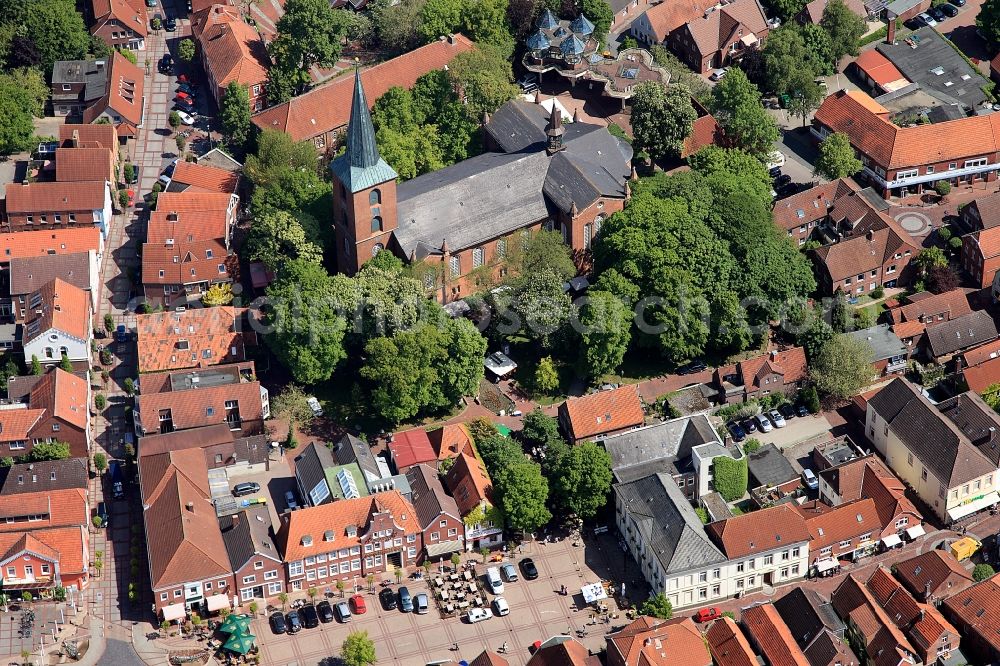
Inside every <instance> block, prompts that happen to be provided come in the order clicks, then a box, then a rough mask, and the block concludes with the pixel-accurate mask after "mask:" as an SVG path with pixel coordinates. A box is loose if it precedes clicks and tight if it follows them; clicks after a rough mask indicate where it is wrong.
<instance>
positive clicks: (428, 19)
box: [417, 0, 465, 43]
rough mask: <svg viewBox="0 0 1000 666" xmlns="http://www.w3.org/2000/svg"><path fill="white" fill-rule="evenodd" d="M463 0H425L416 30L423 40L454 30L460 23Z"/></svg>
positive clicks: (434, 38)
mask: <svg viewBox="0 0 1000 666" xmlns="http://www.w3.org/2000/svg"><path fill="white" fill-rule="evenodd" d="M464 7H465V2H464V0H426V2H424V3H423V7H422V8H421V9H420V24H419V27H418V29H417V31H418V32H419V33H420V36H421V37H422V38H423V40H424V41H425V42H428V43H429V42H433V41H434V40H436V39H437V38H438V37H440V36H441V35H447V34H449V33H452V32H456V31H457V30H458V28H459V26H461V25H462V13H463V10H464Z"/></svg>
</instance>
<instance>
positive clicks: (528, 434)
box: [517, 407, 563, 450]
mask: <svg viewBox="0 0 1000 666" xmlns="http://www.w3.org/2000/svg"><path fill="white" fill-rule="evenodd" d="M517 438H518V439H519V440H520V441H521V444H522V445H523V446H524V448H525V449H529V450H530V449H532V448H536V447H537V448H540V449H542V450H545V449H546V448H547V447H548V446H550V445H551V444H552V443H553V442H556V441H563V439H562V436H561V435H560V434H559V422H558V421H556V419H554V418H553V417H551V416H548V415H547V414H545V412H543V411H542V410H541V408H540V407H535V409H533V410H532V411H530V412H528V413H527V414H525V416H524V420H523V421H522V422H521V430H520V431H519V432H518V433H517Z"/></svg>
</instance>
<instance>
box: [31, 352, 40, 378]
mask: <svg viewBox="0 0 1000 666" xmlns="http://www.w3.org/2000/svg"><path fill="white" fill-rule="evenodd" d="M31 374H33V375H40V374H42V362H41V361H39V360H38V356H37V355H35V354H32V355H31Z"/></svg>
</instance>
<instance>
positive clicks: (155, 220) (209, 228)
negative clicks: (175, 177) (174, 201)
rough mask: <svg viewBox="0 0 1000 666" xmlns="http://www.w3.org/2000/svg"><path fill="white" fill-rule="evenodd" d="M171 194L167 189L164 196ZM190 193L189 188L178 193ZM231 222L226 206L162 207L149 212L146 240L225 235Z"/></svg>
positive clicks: (213, 238) (159, 241)
mask: <svg viewBox="0 0 1000 666" xmlns="http://www.w3.org/2000/svg"><path fill="white" fill-rule="evenodd" d="M167 194H168V193H166V192H164V193H161V194H160V196H161V197H166V196H167ZM186 195H187V193H186V192H185V193H184V194H179V195H178V196H186ZM229 225H230V217H229V215H228V214H227V213H226V209H225V208H224V207H223V208H216V209H205V210H190V211H180V212H177V211H173V210H169V209H163V208H160V209H159V210H156V211H153V212H152V213H151V214H150V216H149V226H148V227H147V229H146V242H147V243H160V244H165V243H166V242H167V240H169V239H173V240H174V242H192V241H204V240H215V239H225V238H226V236H227V233H228V231H229V228H230V226H229Z"/></svg>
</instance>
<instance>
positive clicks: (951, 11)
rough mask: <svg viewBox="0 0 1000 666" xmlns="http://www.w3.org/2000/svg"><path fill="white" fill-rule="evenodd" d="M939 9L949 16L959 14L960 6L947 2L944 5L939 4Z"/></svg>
mask: <svg viewBox="0 0 1000 666" xmlns="http://www.w3.org/2000/svg"><path fill="white" fill-rule="evenodd" d="M938 9H940V10H941V13H942V14H944V15H945V16H948V17H952V16H958V7H956V6H955V5H952V4H949V3H947V2H946V3H944V4H943V5H938Z"/></svg>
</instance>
